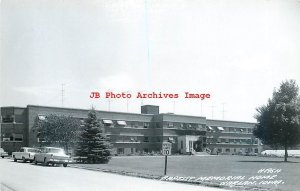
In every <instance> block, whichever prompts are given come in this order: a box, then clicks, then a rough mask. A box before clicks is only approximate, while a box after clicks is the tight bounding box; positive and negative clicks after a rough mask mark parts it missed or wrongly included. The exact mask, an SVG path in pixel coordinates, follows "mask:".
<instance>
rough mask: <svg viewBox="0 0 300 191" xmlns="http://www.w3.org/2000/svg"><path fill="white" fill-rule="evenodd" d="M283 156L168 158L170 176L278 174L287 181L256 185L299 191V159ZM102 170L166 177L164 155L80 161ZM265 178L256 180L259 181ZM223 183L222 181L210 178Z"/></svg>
mask: <svg viewBox="0 0 300 191" xmlns="http://www.w3.org/2000/svg"><path fill="white" fill-rule="evenodd" d="M282 161H283V159H282V158H269V157H254V156H251V157H250V156H170V157H168V170H167V175H168V176H182V177H188V176H191V177H196V178H197V177H209V176H215V177H216V176H226V177H227V176H245V177H246V179H248V178H249V177H251V176H268V175H277V177H276V178H275V179H276V180H283V182H284V184H279V185H277V186H275V185H271V184H269V185H261V184H259V185H257V184H256V186H258V187H265V188H272V189H280V190H300V181H299V180H300V159H296V158H290V159H289V162H287V163H284V162H282ZM81 166H84V167H89V168H98V169H100V170H111V171H125V172H134V173H139V174H145V175H157V176H163V173H164V157H163V156H153V157H150V156H149V157H148V156H130V157H114V158H113V159H112V160H111V161H110V162H109V164H95V165H91V164H83V165H82V164H81ZM268 168H272V169H281V172H279V173H271V174H270V173H257V172H258V171H259V170H260V169H268ZM252 181H253V180H252ZM261 181H262V180H257V183H259V182H261ZM209 182H214V183H220V181H209Z"/></svg>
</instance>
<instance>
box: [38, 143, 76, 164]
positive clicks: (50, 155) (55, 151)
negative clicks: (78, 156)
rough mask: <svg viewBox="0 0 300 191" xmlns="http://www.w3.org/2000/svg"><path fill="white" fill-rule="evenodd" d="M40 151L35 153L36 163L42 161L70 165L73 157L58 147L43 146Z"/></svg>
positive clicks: (43, 162)
mask: <svg viewBox="0 0 300 191" xmlns="http://www.w3.org/2000/svg"><path fill="white" fill-rule="evenodd" d="M39 150H40V152H39V153H36V154H35V155H34V159H33V160H34V164H38V163H42V164H43V165H46V166H48V165H49V164H51V165H52V166H54V165H55V164H63V166H64V167H67V166H68V163H70V162H71V157H70V156H69V155H66V154H65V151H64V150H63V149H61V148H56V147H41V148H39Z"/></svg>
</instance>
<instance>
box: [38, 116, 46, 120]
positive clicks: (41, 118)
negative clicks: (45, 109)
mask: <svg viewBox="0 0 300 191" xmlns="http://www.w3.org/2000/svg"><path fill="white" fill-rule="evenodd" d="M38 119H39V120H41V121H43V120H45V119H46V116H45V115H38Z"/></svg>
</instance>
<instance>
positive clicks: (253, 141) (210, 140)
mask: <svg viewBox="0 0 300 191" xmlns="http://www.w3.org/2000/svg"><path fill="white" fill-rule="evenodd" d="M207 143H234V144H258V140H257V139H220V138H219V139H216V138H207Z"/></svg>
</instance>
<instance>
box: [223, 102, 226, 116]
mask: <svg viewBox="0 0 300 191" xmlns="http://www.w3.org/2000/svg"><path fill="white" fill-rule="evenodd" d="M224 108H225V103H222V119H223V120H224V117H225V112H226V111H225V109H224Z"/></svg>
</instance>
